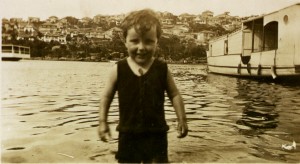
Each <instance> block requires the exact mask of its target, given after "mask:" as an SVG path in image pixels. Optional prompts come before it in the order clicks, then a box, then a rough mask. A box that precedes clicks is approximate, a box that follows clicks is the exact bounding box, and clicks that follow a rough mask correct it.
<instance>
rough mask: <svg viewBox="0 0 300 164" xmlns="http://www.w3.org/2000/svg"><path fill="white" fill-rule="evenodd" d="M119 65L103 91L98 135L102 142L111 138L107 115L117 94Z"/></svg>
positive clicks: (115, 67)
mask: <svg viewBox="0 0 300 164" xmlns="http://www.w3.org/2000/svg"><path fill="white" fill-rule="evenodd" d="M116 83H117V65H114V66H113V68H112V71H111V73H110V76H109V79H108V82H107V84H106V86H105V88H104V90H103V94H102V97H101V102H100V106H99V128H98V134H99V137H100V139H101V140H102V141H104V142H106V141H107V140H108V139H109V138H110V137H111V135H110V130H109V127H108V124H107V115H108V110H109V107H110V104H111V102H112V100H113V98H114V95H115V93H116Z"/></svg>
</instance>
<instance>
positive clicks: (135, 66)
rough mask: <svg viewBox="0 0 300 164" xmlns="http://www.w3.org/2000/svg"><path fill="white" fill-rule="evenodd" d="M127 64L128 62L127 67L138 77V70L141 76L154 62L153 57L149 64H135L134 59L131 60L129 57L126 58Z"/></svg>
mask: <svg viewBox="0 0 300 164" xmlns="http://www.w3.org/2000/svg"><path fill="white" fill-rule="evenodd" d="M127 62H128V65H129V67H130V68H131V70H132V71H133V72H134V73H135V74H136V75H140V72H139V70H140V69H141V70H142V71H143V74H145V73H146V72H148V70H149V68H150V67H151V65H152V63H153V62H154V57H152V58H151V60H149V62H147V63H145V64H142V65H141V64H138V63H136V62H135V61H134V59H132V58H131V57H130V56H129V57H128V58H127Z"/></svg>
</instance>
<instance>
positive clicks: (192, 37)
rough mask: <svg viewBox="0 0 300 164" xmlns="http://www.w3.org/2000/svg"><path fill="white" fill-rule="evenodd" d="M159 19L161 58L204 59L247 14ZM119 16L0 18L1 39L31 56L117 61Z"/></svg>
mask: <svg viewBox="0 0 300 164" xmlns="http://www.w3.org/2000/svg"><path fill="white" fill-rule="evenodd" d="M157 14H158V15H159V16H160V18H161V22H162V29H163V36H162V38H161V40H160V46H159V47H160V49H159V51H158V55H159V57H162V58H164V59H165V60H168V61H170V62H172V61H189V62H197V61H198V60H199V59H201V58H205V56H206V55H205V52H206V49H207V44H208V41H209V40H210V39H211V38H214V37H218V36H220V35H224V34H227V33H230V32H232V31H235V30H236V29H239V28H240V26H241V21H242V20H244V19H247V18H240V17H238V16H230V13H229V12H225V13H223V14H220V15H216V16H214V13H213V12H211V11H204V12H202V13H201V14H199V15H191V14H187V13H185V14H181V15H178V16H176V15H173V14H172V13H169V12H158V13H157ZM124 17H125V14H121V15H96V16H94V17H93V18H89V17H84V18H81V19H78V18H75V17H72V16H67V17H64V18H58V17H56V16H51V17H49V18H48V19H46V20H41V19H40V18H38V17H29V18H28V20H23V19H21V18H11V19H6V18H3V19H2V44H18V45H26V46H30V47H31V57H32V58H33V59H49V60H85V61H107V60H112V59H115V60H118V59H120V58H123V57H125V56H126V53H127V52H126V49H125V47H124V45H123V44H122V39H121V37H120V36H121V35H120V34H121V29H120V28H119V25H120V23H121V21H122V20H123V19H124Z"/></svg>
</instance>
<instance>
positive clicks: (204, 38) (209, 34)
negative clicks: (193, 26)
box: [194, 30, 215, 45]
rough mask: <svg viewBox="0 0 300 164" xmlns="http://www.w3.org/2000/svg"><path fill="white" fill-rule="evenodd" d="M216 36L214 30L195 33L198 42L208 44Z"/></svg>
mask: <svg viewBox="0 0 300 164" xmlns="http://www.w3.org/2000/svg"><path fill="white" fill-rule="evenodd" d="M214 36H215V33H214V32H213V31H206V30H204V31H201V32H198V33H194V38H195V40H196V43H197V44H201V45H207V44H208V42H209V40H210V39H211V38H213V37H214Z"/></svg>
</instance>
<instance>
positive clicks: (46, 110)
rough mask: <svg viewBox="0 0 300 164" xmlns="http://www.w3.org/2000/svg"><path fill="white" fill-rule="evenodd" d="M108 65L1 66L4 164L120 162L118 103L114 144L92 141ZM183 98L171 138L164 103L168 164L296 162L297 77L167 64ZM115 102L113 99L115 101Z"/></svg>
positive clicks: (171, 120)
mask: <svg viewBox="0 0 300 164" xmlns="http://www.w3.org/2000/svg"><path fill="white" fill-rule="evenodd" d="M112 65H113V63H101V62H68V61H31V60H22V61H19V62H2V63H1V71H2V77H1V82H2V86H1V142H2V144H1V155H2V159H1V160H2V162H3V163H24V162H28V163H40V162H46V163H58V162H59V163H61V162H68V163H96V162H109V163H114V162H117V161H116V160H115V159H114V154H115V152H116V149H117V148H116V147H117V132H116V131H115V127H116V125H117V123H118V102H117V100H116V98H115V99H114V101H113V103H112V105H111V108H110V112H109V117H108V121H109V124H110V127H111V131H112V137H113V139H112V140H111V141H110V142H108V143H103V142H101V141H99V138H98V136H97V126H98V106H99V101H100V95H101V91H102V89H103V87H104V85H105V83H106V79H107V77H108V75H109V70H110V68H111V67H112ZM169 68H170V70H171V72H172V74H173V76H174V78H175V81H176V83H177V86H178V88H179V89H180V91H181V94H182V96H183V99H184V103H185V108H186V113H187V119H188V125H189V135H188V136H187V137H186V138H184V139H178V138H177V137H176V116H175V113H174V110H173V108H172V106H171V103H170V101H169V100H168V98H166V102H165V114H166V119H167V122H168V124H169V126H170V131H169V133H168V138H169V159H170V162H180V163H181V162H188V163H189V162H200V163H204V162H234V163H240V162H297V163H298V162H300V149H299V148H298V147H297V148H296V149H293V150H285V149H283V148H282V144H291V143H292V142H293V141H295V142H296V143H297V144H298V145H299V143H300V80H298V79H290V80H282V81H272V80H257V79H256V80H255V79H242V78H236V77H227V76H221V75H214V74H209V73H207V72H206V66H205V65H179V64H169ZM115 97H116V96H115Z"/></svg>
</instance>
